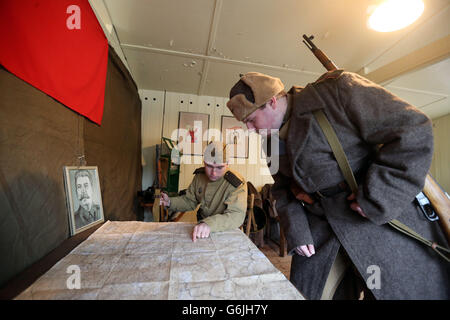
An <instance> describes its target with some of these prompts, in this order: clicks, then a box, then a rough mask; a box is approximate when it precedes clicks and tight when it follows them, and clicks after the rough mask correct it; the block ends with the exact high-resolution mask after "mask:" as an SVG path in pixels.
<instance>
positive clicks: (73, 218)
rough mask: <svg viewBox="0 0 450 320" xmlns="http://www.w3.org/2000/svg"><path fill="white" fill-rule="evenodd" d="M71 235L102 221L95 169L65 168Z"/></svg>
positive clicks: (98, 185)
mask: <svg viewBox="0 0 450 320" xmlns="http://www.w3.org/2000/svg"><path fill="white" fill-rule="evenodd" d="M65 180H66V194H67V195H68V197H67V198H68V199H67V201H68V207H69V212H70V227H71V233H72V234H76V233H78V232H80V231H82V230H84V229H86V228H88V227H90V226H92V225H94V224H97V223H100V222H103V221H104V217H103V209H102V203H101V194H100V184H99V179H98V171H97V167H65Z"/></svg>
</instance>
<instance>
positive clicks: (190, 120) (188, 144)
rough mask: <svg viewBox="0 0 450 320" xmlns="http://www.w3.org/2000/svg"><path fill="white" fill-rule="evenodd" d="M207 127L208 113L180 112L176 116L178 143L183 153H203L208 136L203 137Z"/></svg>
mask: <svg viewBox="0 0 450 320" xmlns="http://www.w3.org/2000/svg"><path fill="white" fill-rule="evenodd" d="M208 129H209V114H206V113H196V112H180V113H179V118H178V144H179V145H180V144H181V145H182V150H181V151H182V152H183V154H185V155H197V156H201V155H203V150H204V149H205V147H206V143H207V140H208V137H206V139H205V137H204V135H205V133H207V131H208Z"/></svg>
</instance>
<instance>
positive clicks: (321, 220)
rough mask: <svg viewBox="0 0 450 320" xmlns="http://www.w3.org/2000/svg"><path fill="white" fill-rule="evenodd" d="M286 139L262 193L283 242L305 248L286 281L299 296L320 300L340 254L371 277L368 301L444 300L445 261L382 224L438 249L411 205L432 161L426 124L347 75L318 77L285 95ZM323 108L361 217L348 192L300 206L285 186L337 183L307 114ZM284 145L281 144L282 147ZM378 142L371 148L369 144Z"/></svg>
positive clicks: (431, 229)
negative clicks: (397, 224) (376, 283)
mask: <svg viewBox="0 0 450 320" xmlns="http://www.w3.org/2000/svg"><path fill="white" fill-rule="evenodd" d="M290 94H291V98H290V101H291V102H292V109H291V115H290V118H289V122H288V126H289V127H288V129H287V137H286V140H283V141H281V144H280V154H281V155H280V163H279V168H280V170H279V172H278V173H277V174H276V175H275V176H274V180H275V184H274V186H273V189H272V192H273V195H274V197H275V198H276V199H277V202H276V208H277V211H278V214H279V215H280V221H281V226H282V227H283V230H284V232H285V235H286V238H287V242H288V252H289V253H290V254H293V250H294V248H295V247H297V246H299V245H305V244H314V246H315V249H316V254H315V255H313V256H312V257H310V258H307V257H303V256H299V255H297V254H294V255H293V259H292V265H291V281H292V282H293V283H294V284H295V285H296V287H297V288H298V289H299V290H300V292H302V293H303V294H304V295H305V296H306V297H307V298H309V299H320V297H321V294H322V291H323V288H324V285H325V281H326V279H327V276H328V274H329V271H330V268H331V265H332V263H333V261H334V259H335V257H336V255H337V252H338V250H339V248H340V246H341V245H342V247H343V248H344V249H345V251H346V252H347V254H348V256H349V258H350V259H351V261H352V262H353V264H354V265H355V266H356V268H357V270H358V271H359V273H360V275H361V276H362V278H363V279H365V280H366V281H367V279H368V278H369V277H370V276H371V275H372V274H373V270H374V269H372V268H373V267H370V266H376V267H378V268H379V271H380V289H377V288H374V289H372V290H371V291H372V293H373V294H374V296H375V297H376V298H377V299H450V292H449V291H450V282H449V279H450V275H449V274H450V270H449V264H448V263H446V262H445V261H444V260H443V259H442V258H440V257H439V256H438V255H437V254H436V253H434V252H433V251H432V250H431V249H430V248H428V247H426V246H424V245H423V244H422V243H420V242H418V241H416V240H413V239H411V238H409V237H407V236H405V235H403V234H401V233H399V231H396V230H394V229H392V228H391V227H390V226H388V225H387V224H386V223H387V222H388V221H390V220H392V219H398V220H400V221H401V222H403V223H404V224H406V225H408V226H409V227H411V228H412V229H414V230H415V231H417V232H418V233H420V234H421V235H423V236H424V237H426V238H428V239H430V240H434V241H436V242H438V243H440V244H443V245H445V246H448V244H447V242H446V240H445V238H444V236H443V234H442V232H441V230H440V229H439V227H438V223H437V222H429V221H428V220H426V219H425V217H424V215H423V214H422V213H421V211H419V208H418V207H416V206H415V205H414V203H413V200H414V197H415V196H416V195H417V194H418V193H419V192H420V191H421V189H422V188H423V185H424V181H425V177H426V174H427V172H428V170H429V167H430V164H431V159H432V154H433V135H432V126H431V121H430V119H428V118H427V117H426V116H425V115H424V114H423V113H422V112H420V111H419V110H418V109H417V108H415V107H413V106H411V105H409V104H408V103H407V102H405V101H403V100H401V99H399V98H398V97H396V96H394V95H392V94H391V93H390V92H388V91H386V90H385V89H383V88H382V87H380V86H378V85H376V84H374V83H373V82H371V81H369V80H367V79H365V78H363V77H361V76H359V75H356V74H353V73H350V72H344V71H342V70H338V71H336V72H332V73H327V74H325V75H324V76H322V77H321V78H319V80H318V81H316V82H315V83H312V84H308V85H307V86H306V87H305V88H304V89H300V88H295V87H294V88H293V89H292V90H291V91H290ZM316 109H323V111H324V112H325V114H326V116H327V118H328V120H329V121H330V123H331V125H332V126H333V128H334V129H335V131H336V133H337V136H338V137H339V140H340V142H341V144H342V146H343V148H344V151H345V153H346V155H347V158H348V160H349V162H350V165H351V167H352V169H353V171H354V172H355V173H356V172H357V173H358V175H359V176H361V178H360V181H359V192H358V195H357V201H358V202H359V204H360V206H361V207H362V209H363V210H364V211H365V213H366V215H367V217H368V218H364V217H362V216H360V215H359V214H357V213H356V212H355V211H353V210H351V209H350V207H349V201H348V200H347V199H346V197H347V196H348V194H349V193H348V192H341V193H337V194H336V195H334V196H332V197H329V198H324V199H321V200H319V201H317V202H316V203H315V204H313V205H305V206H303V205H302V204H301V202H300V201H298V200H296V199H295V197H294V196H293V194H292V193H291V191H290V187H289V186H290V184H291V182H292V181H294V182H295V183H297V184H298V185H299V186H301V187H302V188H303V189H304V190H305V191H306V192H311V193H312V192H315V191H318V190H322V189H324V188H328V187H333V186H336V185H337V184H339V183H340V182H341V181H343V180H344V177H343V175H342V173H341V171H340V169H339V167H338V164H337V162H336V160H335V158H334V157H333V154H332V151H331V148H330V146H329V144H328V142H327V140H326V138H325V136H324V135H323V133H322V131H321V129H320V127H319V125H318V123H317V122H316V120H315V118H314V116H313V115H312V113H311V112H312V111H313V110H316ZM282 144H284V146H283V145H282ZM379 144H383V147H381V148H380V149H379V150H377V145H379Z"/></svg>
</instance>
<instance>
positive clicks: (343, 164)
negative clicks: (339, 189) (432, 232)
mask: <svg viewBox="0 0 450 320" xmlns="http://www.w3.org/2000/svg"><path fill="white" fill-rule="evenodd" d="M313 115H314V117H315V118H316V120H317V122H318V123H319V126H320V128H321V129H322V132H323V134H324V135H325V137H326V138H327V141H328V144H329V145H330V147H331V150H332V151H333V154H334V157H335V158H336V161H337V163H338V165H339V168H340V169H341V171H342V174H343V175H344V178H345V181H346V182H347V184H348V185H349V187H350V189H351V190H352V192H353V193H354V194H355V196H356V194H357V192H358V184H357V183H356V180H355V176H354V175H353V171H352V168H351V167H350V164H349V162H348V160H347V156H346V155H345V152H344V149H343V148H342V145H341V143H340V142H339V138H338V137H337V135H336V132H335V131H334V129H333V127H332V126H331V124H330V122H329V121H328V119H327V117H326V116H325V113H324V112H323V111H322V110H321V109H319V110H315V111H313ZM389 225H390V226H391V227H392V228H394V229H396V230H398V231H400V232H402V233H403V234H405V235H407V236H409V237H411V238H414V239H416V240H418V241H420V242H422V243H423V244H425V245H427V246H429V247H430V248H431V249H433V250H434V251H435V252H436V253H437V254H439V256H441V257H442V258H444V259H445V260H446V261H447V262H450V258H449V257H447V256H445V255H444V254H443V253H442V252H440V251H439V250H442V251H444V252H447V253H450V250H449V249H448V248H445V247H443V246H440V245H438V244H437V243H435V242H432V241H430V240H428V239H426V238H424V237H423V236H421V235H420V234H418V233H417V232H415V231H414V230H412V229H411V228H409V227H408V226H406V225H404V224H403V223H401V222H400V221H398V220H396V219H393V220H391V221H389Z"/></svg>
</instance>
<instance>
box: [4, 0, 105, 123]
mask: <svg viewBox="0 0 450 320" xmlns="http://www.w3.org/2000/svg"><path fill="white" fill-rule="evenodd" d="M0 30H1V33H2V36H1V39H0V40H1V41H0V64H1V65H3V67H5V68H6V69H7V70H9V71H10V72H11V73H13V74H15V75H16V76H17V77H19V78H20V79H22V80H24V81H26V82H28V83H29V84H31V85H32V86H34V87H36V88H37V89H39V90H41V91H43V92H45V93H46V94H48V95H49V96H51V97H53V98H55V99H56V100H58V101H59V102H61V103H63V104H64V105H66V106H67V107H69V108H70V109H72V110H74V111H76V112H78V113H80V114H82V115H84V116H86V117H87V118H89V119H91V120H92V121H94V122H95V123H97V124H101V120H102V116H103V103H104V97H105V81H106V68H107V63H108V41H107V39H106V37H105V35H104V33H103V30H102V28H101V26H100V24H99V22H98V21H97V18H96V16H95V14H94V12H93V11H92V8H91V6H90V5H89V2H88V0H41V1H38V0H9V1H8V0H5V1H4V0H1V1H0Z"/></svg>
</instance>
